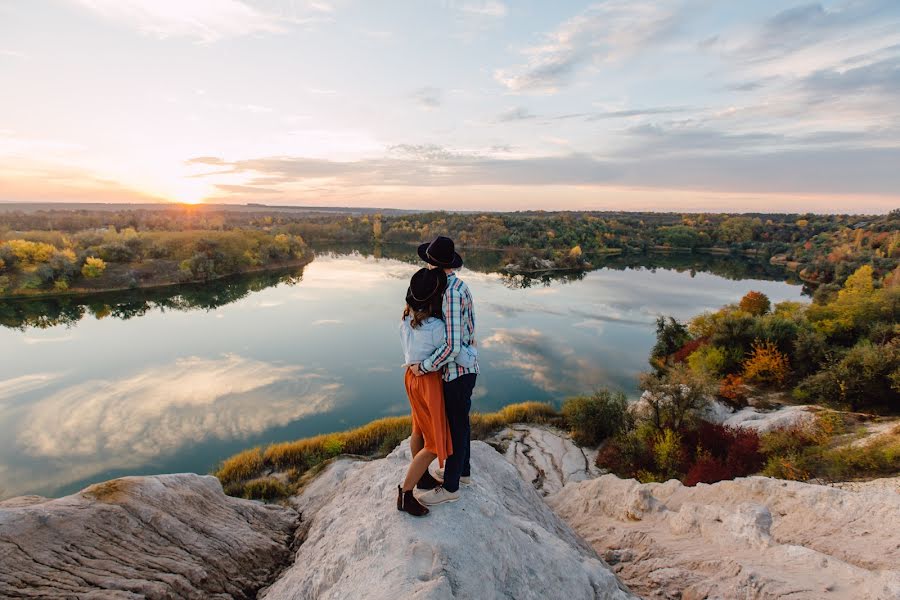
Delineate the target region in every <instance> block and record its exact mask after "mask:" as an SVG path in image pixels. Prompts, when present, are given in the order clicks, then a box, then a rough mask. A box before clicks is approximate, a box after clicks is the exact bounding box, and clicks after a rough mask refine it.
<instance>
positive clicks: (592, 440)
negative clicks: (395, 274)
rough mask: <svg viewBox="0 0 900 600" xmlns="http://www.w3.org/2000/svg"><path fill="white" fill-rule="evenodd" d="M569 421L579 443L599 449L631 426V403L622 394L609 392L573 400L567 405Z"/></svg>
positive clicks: (563, 409)
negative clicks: (606, 441)
mask: <svg viewBox="0 0 900 600" xmlns="http://www.w3.org/2000/svg"><path fill="white" fill-rule="evenodd" d="M562 414H563V417H565V420H566V423H567V424H568V426H569V430H570V431H571V433H572V438H573V439H574V440H575V443H577V444H581V445H584V446H596V445H598V444H599V443H600V442H602V441H603V440H605V439H606V438H609V437H612V436H614V435H616V434H617V433H619V432H621V431H624V430H625V429H627V428H628V427H629V426H630V416H629V414H628V401H627V399H626V398H625V394H623V393H622V392H616V393H612V392H610V391H609V390H601V391H598V392H595V393H594V394H593V395H591V396H577V397H575V398H569V399H568V400H566V401H565V402H564V403H563V406H562Z"/></svg>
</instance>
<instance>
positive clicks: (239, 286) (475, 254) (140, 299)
mask: <svg viewBox="0 0 900 600" xmlns="http://www.w3.org/2000/svg"><path fill="white" fill-rule="evenodd" d="M316 253H317V255H318V256H319V257H320V258H321V257H330V258H334V257H339V256H361V257H363V258H368V257H373V258H379V259H380V258H386V259H391V260H395V261H399V262H404V263H407V264H411V265H418V264H419V262H420V260H419V257H418V255H417V254H416V252H415V249H414V248H413V247H412V246H408V245H381V244H379V245H376V246H373V247H362V248H361V247H360V246H358V245H343V244H334V245H320V246H318V247H317V248H316ZM585 256H586V257H587V259H588V260H589V262H591V264H593V265H594V270H599V269H603V270H617V271H626V270H649V271H650V272H655V271H656V270H657V269H666V270H673V271H675V272H679V273H683V272H689V273H690V275H691V277H694V276H696V275H697V274H698V273H712V274H715V275H717V276H719V277H724V278H726V279H731V280H742V279H760V280H772V281H789V282H791V283H799V281H792V280H791V277H792V276H791V275H790V274H788V273H786V272H785V271H784V270H783V269H782V268H781V267H777V266H772V265H769V264H768V263H766V262H764V261H759V260H751V259H744V258H740V257H736V256H719V255H705V254H682V253H674V254H660V253H657V254H640V255H635V254H629V255H612V256H610V255H596V256H591V255H590V254H586V255H585ZM508 262H509V260H508V256H507V253H505V252H504V251H499V250H498V251H491V250H470V251H468V252H466V269H467V270H469V271H473V272H476V273H483V274H498V275H499V281H501V282H502V283H503V285H505V286H506V287H509V288H512V289H529V288H536V287H549V286H551V285H556V284H566V283H574V282H578V281H582V280H584V278H585V276H586V275H587V273H588V271H574V272H573V271H554V272H546V273H538V274H521V273H518V274H509V273H505V272H503V267H504V265H506V264H508ZM303 270H304V268H303V267H299V268H297V267H293V268H290V269H286V270H278V271H271V272H264V273H251V274H246V275H239V276H234V277H229V278H225V279H221V280H217V281H213V282H209V283H206V284H188V285H180V286H172V287H165V288H156V289H144V290H128V291H120V292H110V293H104V294H94V295H91V296H77V295H76V296H62V297H55V298H37V299H19V300H0V325H2V326H4V327H10V328H14V329H23V330H24V329H29V328H34V329H47V328H50V327H56V326H60V325H62V326H67V327H71V326H73V325H75V324H77V323H78V322H79V321H80V320H81V319H83V318H84V317H86V316H88V315H90V316H93V317H95V318H97V319H102V318H106V317H113V318H117V319H132V318H135V317H141V316H144V315H146V314H147V313H148V312H150V311H153V310H160V311H166V310H174V311H190V310H213V309H216V308H218V307H221V306H224V305H226V304H230V303H233V302H236V301H238V300H241V299H243V298H245V297H247V296H248V295H249V294H251V293H252V292H259V291H262V290H264V289H267V288H270V287H275V286H279V285H286V286H294V285H297V284H298V283H300V282H301V281H302V280H303ZM384 276H385V274H384V273H375V272H372V273H362V274H361V275H360V276H359V277H357V278H355V279H353V280H347V279H340V278H338V277H337V276H335V278H333V279H332V280H331V281H330V282H325V281H322V282H317V285H318V286H319V287H322V286H327V285H331V286H334V287H354V286H356V287H358V286H364V285H372V284H374V283H376V280H375V279H376V278H379V277H384ZM387 276H388V277H392V278H396V277H399V276H400V275H399V274H398V273H393V274H387ZM271 306H274V305H272V304H267V305H265V306H260V308H268V307H271ZM326 321H327V319H326V320H322V322H323V323H324V322H326ZM42 341H49V340H47V339H45V340H42Z"/></svg>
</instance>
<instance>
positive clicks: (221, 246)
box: [0, 205, 900, 295]
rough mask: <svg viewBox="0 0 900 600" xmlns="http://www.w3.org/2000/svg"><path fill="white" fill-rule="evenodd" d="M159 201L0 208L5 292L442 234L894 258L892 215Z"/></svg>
mask: <svg viewBox="0 0 900 600" xmlns="http://www.w3.org/2000/svg"><path fill="white" fill-rule="evenodd" d="M238 208H239V210H238V209H236V208H235V207H231V208H229V207H227V206H221V205H220V206H213V205H210V206H182V205H172V206H168V205H160V207H159V208H158V209H148V208H141V209H129V208H125V207H123V208H121V209H119V208H116V209H109V210H99V209H78V208H71V209H67V208H53V209H47V208H44V207H42V208H40V209H35V210H23V209H17V210H6V211H0V294H5V295H13V294H16V295H28V294H48V293H64V292H67V291H69V290H70V289H72V288H73V287H74V288H77V289H79V290H81V291H91V290H99V289H122V288H128V287H143V286H148V285H153V284H161V283H177V282H189V281H206V280H210V279H213V278H216V277H221V276H224V275H229V274H234V273H239V272H244V271H248V270H254V269H260V268H270V267H276V266H279V265H283V264H285V263H286V262H289V261H296V260H298V259H301V258H303V257H304V255H305V252H306V251H305V247H306V244H307V243H308V244H313V245H316V244H326V243H342V242H343V243H364V244H373V243H374V244H386V245H387V244H414V243H420V242H421V241H423V240H427V239H431V238H433V237H434V236H436V235H439V234H440V235H449V236H451V237H453V238H454V239H455V240H456V242H457V244H458V245H459V246H460V247H462V248H473V249H474V248H480V249H493V250H498V251H502V252H503V253H504V257H503V262H504V264H508V265H509V267H510V269H509V270H510V271H511V272H526V273H529V272H531V273H533V272H539V271H548V270H553V269H568V270H573V271H579V270H580V271H583V270H589V269H591V268H594V267H595V266H596V265H597V264H598V262H599V261H601V260H604V259H605V258H607V257H609V256H612V255H627V256H639V255H647V254H652V253H696V254H700V253H712V254H722V255H729V254H730V255H742V256H748V257H753V258H755V259H757V260H759V261H761V262H766V263H770V264H772V265H774V266H777V267H778V268H781V269H783V270H784V272H785V273H786V274H794V275H795V276H797V277H799V278H800V279H802V280H803V281H805V282H808V283H810V284H813V285H815V286H817V287H818V288H819V289H821V290H822V291H821V293H823V294H828V293H833V292H835V291H836V290H837V289H839V288H840V286H841V285H842V284H843V283H844V281H845V280H846V279H847V277H848V276H849V275H850V274H851V273H853V272H854V271H856V270H857V269H858V268H859V267H860V266H862V265H870V266H871V267H872V269H873V277H874V278H875V280H880V279H882V278H884V277H885V276H886V275H887V274H888V273H890V272H892V271H893V270H894V269H895V268H896V267H897V264H898V257H900V210H895V211H892V212H891V213H889V214H887V215H878V216H865V215H812V214H803V215H800V214H790V215H788V214H740V215H735V214H711V213H709V214H706V213H704V214H696V213H691V214H687V213H685V214H676V213H630V212H515V213H448V212H425V213H414V214H403V213H399V214H398V213H396V212H392V213H389V214H379V213H369V212H354V211H353V210H352V209H347V212H344V213H340V212H334V211H329V212H316V211H309V210H304V211H296V212H292V211H290V210H283V209H282V210H275V209H269V208H267V207H263V206H254V207H243V206H242V207H238Z"/></svg>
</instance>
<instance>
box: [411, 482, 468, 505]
mask: <svg viewBox="0 0 900 600" xmlns="http://www.w3.org/2000/svg"><path fill="white" fill-rule="evenodd" d="M416 500H418V501H419V503H420V504H424V505H425V506H434V505H435V504H444V503H445V502H456V501H457V500H459V490H457V491H455V492H449V491H447V490H445V489H444V488H442V487H441V486H438V487H436V488H434V489H433V490H428V491H427V492H424V493H422V494H420V495H419V496H417V497H416Z"/></svg>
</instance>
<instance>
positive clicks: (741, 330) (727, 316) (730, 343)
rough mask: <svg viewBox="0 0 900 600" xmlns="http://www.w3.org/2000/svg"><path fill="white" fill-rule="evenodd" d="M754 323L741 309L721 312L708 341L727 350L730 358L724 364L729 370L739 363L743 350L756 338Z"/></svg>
mask: <svg viewBox="0 0 900 600" xmlns="http://www.w3.org/2000/svg"><path fill="white" fill-rule="evenodd" d="M755 330H756V323H755V321H754V319H753V317H752V316H751V315H749V314H747V313H745V312H741V311H729V312H726V313H724V314H722V316H721V318H720V319H719V323H718V325H717V327H716V329H715V331H714V332H713V334H712V336H711V337H710V340H709V341H710V343H711V344H713V345H714V346H719V347H720V348H727V349H728V350H729V353H730V356H729V358H730V359H731V360H730V362H729V364H728V365H727V366H726V370H729V371H730V369H731V368H732V367H734V366H736V365H739V364H740V362H741V360H742V359H743V355H744V353H745V352H747V351H748V350H750V347H751V346H752V345H753V341H754V340H755V339H756V331H755Z"/></svg>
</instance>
